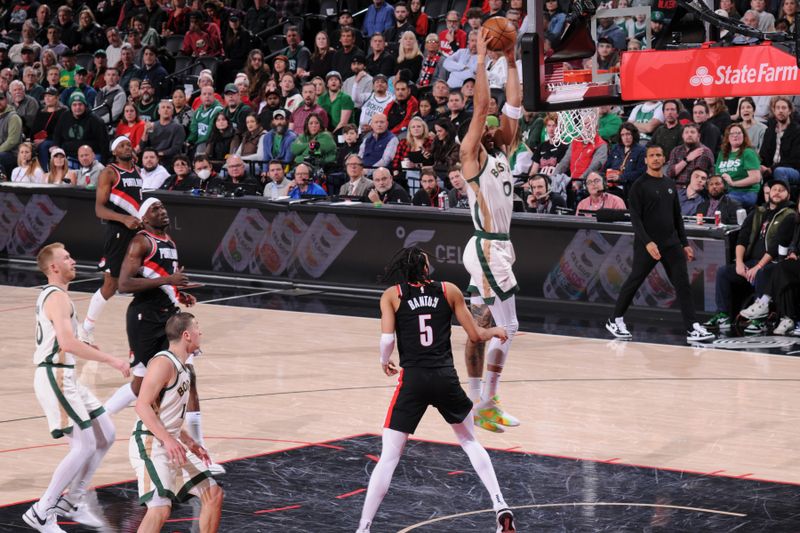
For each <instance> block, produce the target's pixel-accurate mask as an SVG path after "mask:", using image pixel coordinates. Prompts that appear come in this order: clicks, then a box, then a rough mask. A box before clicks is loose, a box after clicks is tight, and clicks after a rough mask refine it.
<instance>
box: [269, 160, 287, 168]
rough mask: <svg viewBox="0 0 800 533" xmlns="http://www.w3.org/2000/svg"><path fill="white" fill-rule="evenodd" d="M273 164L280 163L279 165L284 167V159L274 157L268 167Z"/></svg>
mask: <svg viewBox="0 0 800 533" xmlns="http://www.w3.org/2000/svg"><path fill="white" fill-rule="evenodd" d="M272 165H278V166H279V167H281V168H283V161H281V160H280V159H272V160H270V162H269V165H267V168H269V167H271V166H272Z"/></svg>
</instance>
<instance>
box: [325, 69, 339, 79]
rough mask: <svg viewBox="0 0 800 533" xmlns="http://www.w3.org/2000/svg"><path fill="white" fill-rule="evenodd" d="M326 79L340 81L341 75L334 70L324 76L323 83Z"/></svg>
mask: <svg viewBox="0 0 800 533" xmlns="http://www.w3.org/2000/svg"><path fill="white" fill-rule="evenodd" d="M328 78H339V81H342V75H341V74H339V72H338V71H336V70H332V71H330V72H328V73H327V74H325V81H328Z"/></svg>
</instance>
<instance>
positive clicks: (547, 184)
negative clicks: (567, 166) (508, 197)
mask: <svg viewBox="0 0 800 533" xmlns="http://www.w3.org/2000/svg"><path fill="white" fill-rule="evenodd" d="M534 180H544V185H545V187H547V190H548V191H549V190H550V177H549V176H548V175H547V174H534V175H533V176H531V177H530V178H528V181H534Z"/></svg>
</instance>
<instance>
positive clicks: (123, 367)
mask: <svg viewBox="0 0 800 533" xmlns="http://www.w3.org/2000/svg"><path fill="white" fill-rule="evenodd" d="M109 364H110V365H111V366H112V367H114V368H115V369H117V370H119V371H120V372H121V373H122V376H123V377H126V378H129V377H131V364H130V363H129V362H128V361H125V360H123V359H120V358H119V357H114V358H112V359H111V362H110V363H109Z"/></svg>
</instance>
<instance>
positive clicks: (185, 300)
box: [178, 292, 197, 307]
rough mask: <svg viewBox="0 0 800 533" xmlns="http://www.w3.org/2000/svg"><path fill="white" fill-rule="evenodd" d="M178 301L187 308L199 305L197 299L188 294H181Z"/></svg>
mask: <svg viewBox="0 0 800 533" xmlns="http://www.w3.org/2000/svg"><path fill="white" fill-rule="evenodd" d="M178 301H179V302H180V303H182V304H183V305H185V306H186V307H191V306H193V305H194V304H196V303H197V298H195V297H194V296H192V295H191V294H187V293H185V292H179V293H178Z"/></svg>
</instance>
